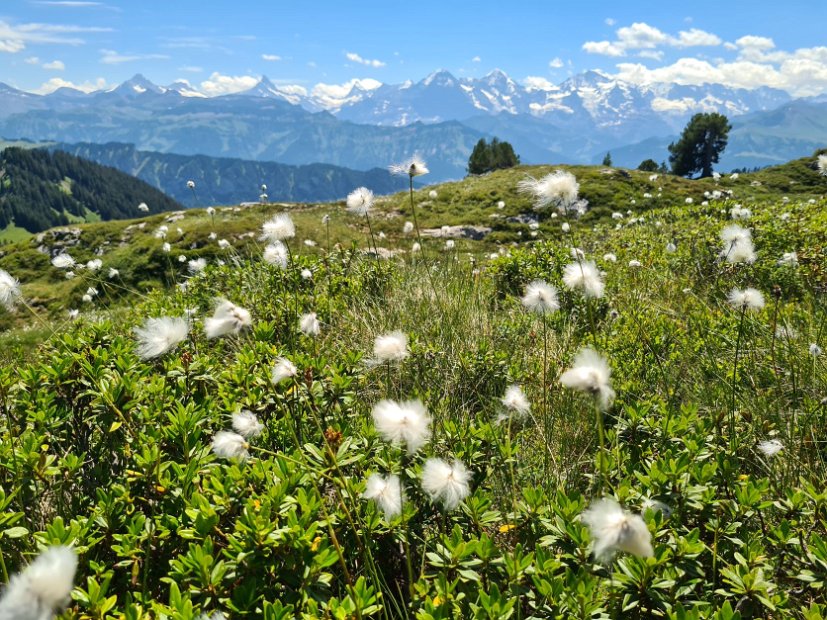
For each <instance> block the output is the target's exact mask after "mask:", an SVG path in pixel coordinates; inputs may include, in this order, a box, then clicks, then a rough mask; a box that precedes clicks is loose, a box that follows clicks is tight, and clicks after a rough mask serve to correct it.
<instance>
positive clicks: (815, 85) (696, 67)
mask: <svg viewBox="0 0 827 620" xmlns="http://www.w3.org/2000/svg"><path fill="white" fill-rule="evenodd" d="M782 54H783V55H784V58H783V59H780V60H779V61H777V62H754V61H751V60H746V59H740V58H739V59H737V60H735V61H733V62H725V61H716V62H715V63H714V64H713V63H711V62H709V61H706V60H701V59H698V58H680V59H678V60H677V61H675V62H674V63H672V64H671V65H665V66H663V67H657V68H655V69H649V68H648V67H646V66H644V65H642V64H640V63H620V64H618V65H617V69H618V73H617V75H616V77H618V78H619V79H621V80H625V81H628V82H633V83H635V84H652V83H657V82H674V83H676V84H686V85H702V84H724V85H727V86H731V87H735V88H746V89H754V88H759V87H761V86H769V87H772V88H778V89H781V90H786V91H787V92H789V93H790V94H792V95H793V96H796V97H806V96H812V95H817V94H820V93H823V92H825V91H827V47H816V48H804V49H799V50H796V51H795V52H789V53H787V52H784V53H782Z"/></svg>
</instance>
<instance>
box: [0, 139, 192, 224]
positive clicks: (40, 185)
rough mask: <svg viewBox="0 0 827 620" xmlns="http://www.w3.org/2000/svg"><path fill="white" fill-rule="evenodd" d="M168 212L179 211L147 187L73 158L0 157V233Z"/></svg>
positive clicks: (40, 154)
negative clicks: (146, 211)
mask: <svg viewBox="0 0 827 620" xmlns="http://www.w3.org/2000/svg"><path fill="white" fill-rule="evenodd" d="M141 203H146V205H147V207H148V208H149V212H150V213H159V212H162V211H173V210H176V209H180V208H181V205H180V204H179V203H177V202H176V201H175V200H173V199H171V198H170V197H169V196H167V195H165V194H164V193H162V192H160V191H159V190H157V189H155V188H154V187H151V186H150V185H148V184H147V183H144V182H143V181H140V180H138V179H136V178H134V177H131V176H129V175H128V174H125V173H123V172H121V171H119V170H115V169H114V168H109V167H106V166H101V165H100V164H96V163H94V162H91V161H87V160H85V159H82V158H80V157H75V156H74V155H69V154H67V153H62V152H54V153H50V152H48V151H44V150H30V149H21V148H16V147H13V148H7V149H5V150H3V151H2V152H0V230H2V229H4V228H6V227H7V226H9V225H10V224H14V225H15V226H18V227H20V228H25V229H26V230H28V231H29V232H39V231H41V230H46V229H47V228H51V227H53V226H61V225H65V224H70V223H72V222H81V221H90V220H97V219H101V220H114V219H124V218H129V217H136V216H138V215H140V214H141V211H139V210H138V205H139V204H141Z"/></svg>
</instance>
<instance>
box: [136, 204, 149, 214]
mask: <svg viewBox="0 0 827 620" xmlns="http://www.w3.org/2000/svg"><path fill="white" fill-rule="evenodd" d="M138 211H140V212H141V213H148V212H149V205H148V204H146V203H145V202H142V203H141V204H139V205H138Z"/></svg>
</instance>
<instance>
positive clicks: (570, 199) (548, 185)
mask: <svg viewBox="0 0 827 620" xmlns="http://www.w3.org/2000/svg"><path fill="white" fill-rule="evenodd" d="M517 190H518V191H520V192H522V193H524V194H530V195H531V196H533V197H534V208H535V209H537V210H538V211H539V210H542V209H545V208H546V207H548V206H552V205H553V206H554V207H556V208H557V209H558V210H559V211H561V212H562V213H566V212H568V209H569V208H570V207H571V206H572V205H574V203H576V202H577V193H578V191H579V190H580V184H579V183H578V182H577V179H576V178H575V176H574V175H573V174H572V173H570V172H565V171H563V170H555V171H554V172H552V173H550V174H547V175H546V176H544V177H543V178H541V179H535V178H534V177H530V176H529V177H527V178H525V179H523V180H521V181H520V182H519V183H518V184H517Z"/></svg>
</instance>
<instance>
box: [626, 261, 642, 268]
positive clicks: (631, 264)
mask: <svg viewBox="0 0 827 620" xmlns="http://www.w3.org/2000/svg"><path fill="white" fill-rule="evenodd" d="M642 266H643V265H642V263H641V262H640V261H639V260H630V261H629V267H631V268H632V269H639V268H640V267H642Z"/></svg>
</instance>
